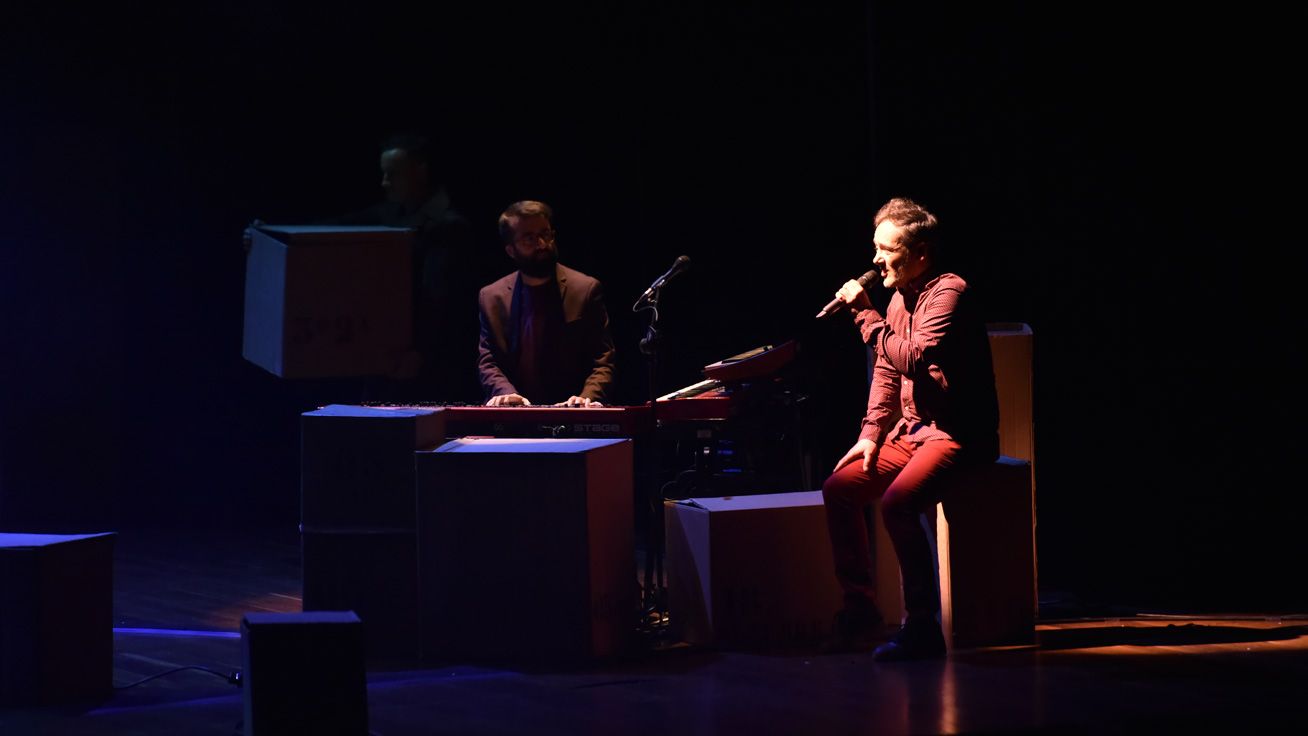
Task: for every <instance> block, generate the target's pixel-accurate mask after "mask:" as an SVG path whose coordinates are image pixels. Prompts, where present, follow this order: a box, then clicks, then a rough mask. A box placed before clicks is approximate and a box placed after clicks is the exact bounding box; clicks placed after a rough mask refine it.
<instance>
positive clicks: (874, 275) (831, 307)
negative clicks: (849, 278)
mask: <svg viewBox="0 0 1308 736" xmlns="http://www.w3.org/2000/svg"><path fill="white" fill-rule="evenodd" d="M879 278H881V272H880V271H879V270H877V269H875V268H874V269H872V270H871V271H868V272H867V273H865V274H863V275H862V276H859V277H858V285H859V286H862V287H863V288H867V285H868V284H870V283H872V281H873V280H874V279H879ZM844 304H845V303H844V302H842V301H840V299H838V298H837V299H832V300H831V301H829V302H827V305H826V306H825V307H823V308H822V311H820V312H818V313H817V316H816V317H815V319H822V318H823V317H826V316H827V315H830V314H835V313H836V312H838V311H840V307H841V306H843V305H844Z"/></svg>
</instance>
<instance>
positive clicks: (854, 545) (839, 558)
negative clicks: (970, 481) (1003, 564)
mask: <svg viewBox="0 0 1308 736" xmlns="http://www.w3.org/2000/svg"><path fill="white" fill-rule="evenodd" d="M965 464H967V459H965V457H964V453H963V451H962V448H961V447H960V446H959V444H958V443H957V442H953V441H951V440H932V441H929V442H924V443H922V445H921V446H916V445H914V444H912V443H910V442H907V441H905V440H903V439H897V440H895V441H894V442H891V443H888V444H886V445H884V446H882V447H881V449H880V451H879V452H878V453H877V457H876V463H875V465H876V467H875V468H872V469H870V470H869V471H868V472H863V459H862V457H859V458H857V459H855V460H854V461H853V462H851V463H848V464H846V465H844V466H842V467H841V468H840V469H839V470H837V471H836V472H835V473H832V474H831V476H830V477H829V478H827V480H826V482H825V483H823V484H822V499H823V502H824V503H825V504H826V511H827V529H828V530H829V531H830V534H831V551H832V554H833V556H834V557H835V563H836V577H837V579H839V581H840V586H841V588H842V589H843V591H844V596H845V608H846V609H850V610H854V611H872V610H874V609H875V608H876V598H875V591H876V579H875V577H874V572H873V570H872V558H871V551H870V549H869V546H868V525H867V517H866V516H865V515H864V509H865V508H866V507H867V505H868V504H870V503H872V501H873V500H875V499H876V498H877V497H878V496H879V497H880V498H881V518H882V520H883V521H884V522H885V525H886V531H887V532H888V533H889V534H890V539H891V541H892V542H893V543H894V546H895V556H896V557H898V558H899V572H900V577H901V579H902V581H903V586H904V607H905V609H906V610H907V611H908V615H909V617H910V618H919V617H923V618H925V617H934V616H935V614H936V612H937V611H938V610H939V609H940V587H939V586H938V585H937V584H936V573H935V557H934V554H933V552H932V547H931V537H930V536H929V535H928V533H927V530H926V529H925V528H923V526H922V518H921V515H922V513H923V512H926V511H932V510H934V508H935V504H936V503H938V502H939V501H941V500H942V496H943V495H944V494H945V492H946V491H947V488H946V486H947V485H948V484H947V483H944V482H942V481H944V480H946V479H948V478H949V477H950V476H952V475H953V474H954V472H955V471H956V470H957V469H958V468H959V467H961V466H963V465H965ZM930 522H931V524H932V528H933V529H934V524H935V517H934V515H933V516H932V517H931V518H930Z"/></svg>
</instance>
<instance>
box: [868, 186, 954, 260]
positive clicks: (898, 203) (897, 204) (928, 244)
mask: <svg viewBox="0 0 1308 736" xmlns="http://www.w3.org/2000/svg"><path fill="white" fill-rule="evenodd" d="M887 220H889V221H890V222H893V223H894V224H895V225H897V226H899V227H900V228H902V229H903V230H904V238H905V241H904V246H905V247H906V248H909V249H910V250H925V251H926V253H927V255H928V256H931V257H934V255H935V251H936V246H937V240H938V238H939V223H938V222H937V221H936V216H935V215H933V214H931V213H930V212H929V211H927V208H925V207H923V206H922V205H920V204H918V203H917V202H914V201H913V200H911V199H909V198H907V197H895V198H894V199H892V200H890V201H889V202H886V203H885V204H883V205H881V209H879V210H877V214H876V217H874V218H872V226H873V227H876V226H877V225H880V224H881V223H883V222H885V221H887Z"/></svg>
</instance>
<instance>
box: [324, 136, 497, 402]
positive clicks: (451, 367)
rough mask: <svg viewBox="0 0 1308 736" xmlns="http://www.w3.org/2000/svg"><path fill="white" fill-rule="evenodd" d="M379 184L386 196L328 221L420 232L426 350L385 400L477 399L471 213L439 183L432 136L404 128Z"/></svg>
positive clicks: (416, 288)
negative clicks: (412, 377) (413, 372)
mask: <svg viewBox="0 0 1308 736" xmlns="http://www.w3.org/2000/svg"><path fill="white" fill-rule="evenodd" d="M380 165H381V174H382V178H381V186H382V189H383V190H384V191H385V193H386V199H385V200H384V201H382V202H379V203H377V204H375V205H373V206H371V207H368V208H366V209H363V210H359V211H357V212H352V213H349V214H346V215H344V216H341V217H336V218H332V219H330V220H327V221H325V222H326V224H334V225H382V226H385V227H402V228H409V229H411V230H413V232H414V252H413V308H414V321H413V329H414V347H415V349H416V350H417V352H418V355H419V356H420V358H421V364H420V366H419V374H418V377H417V379H416V381H414V382H400V383H397V384H395V385H392V386H389V387H387V388H386V389H383V391H384V393H386V394H387V395H385V396H372V397H370V398H374V399H375V398H383V399H385V400H399V399H403V400H422V401H437V402H442V403H479V392H478V389H477V381H476V375H477V374H476V370H477V355H476V352H475V351H474V347H473V345H474V342H475V340H476V338H477V333H476V328H475V323H474V322H473V320H474V315H475V314H476V309H477V285H478V284H480V283H482V280H483V279H484V278H485V274H486V268H485V266H484V265H483V264H484V260H483V259H481V258H479V257H478V253H477V245H478V244H477V243H475V242H474V240H475V239H474V237H473V231H472V228H471V226H470V225H469V223H468V221H467V220H466V219H465V218H464V217H463V215H461V214H459V212H458V211H457V210H456V209H455V208H454V206H453V205H452V203H451V201H450V196H449V193H448V192H447V191H446V188H445V186H444V185H443V184H442V183H441V180H440V178H439V177H438V172H437V171H436V162H435V159H434V157H433V151H432V147H431V144H430V142H429V141H428V140H427V139H426V138H424V137H421V136H413V135H400V136H395V137H392V138H391V139H390V140H388V141H386V142H385V143H384V144H383V145H382V150H381V161H380Z"/></svg>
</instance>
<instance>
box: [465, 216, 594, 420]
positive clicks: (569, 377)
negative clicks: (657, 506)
mask: <svg viewBox="0 0 1308 736" xmlns="http://www.w3.org/2000/svg"><path fill="white" fill-rule="evenodd" d="M553 219H554V213H553V211H552V210H551V209H550V207H549V205H546V204H545V203H543V202H535V201H530V200H528V201H522V202H515V203H513V204H511V205H509V207H508V208H507V209H505V210H504V212H503V214H501V215H500V219H499V232H500V239H501V241H502V242H503V244H504V252H505V254H506V255H508V257H509V258H510V259H512V260H513V262H514V264H515V265H516V266H517V270H516V271H514V272H513V273H510V274H508V275H507V276H505V277H503V278H501V279H499V280H497V281H495V282H493V283H491V284H488V285H486V286H484V287H482V289H481V292H480V294H479V297H478V310H479V313H480V319H481V339H480V342H479V346H478V347H479V355H478V372H479V375H480V378H481V386H482V390H483V392H484V394H485V397H486V400H487V401H486V404H487V405H488V406H531V405H533V404H535V405H540V404H555V405H563V406H601V405H602V402H603V401H604V400H605V397H606V396H607V395H608V394H609V393H611V390H610V387H611V385H612V383H613V368H614V359H613V356H614V347H613V338H612V335H611V334H610V331H609V317H608V311H607V310H606V309H605V307H604V298H603V293H602V290H601V287H600V282H599V281H598V280H596V279H595V278H593V277H591V276H587V275H586V274H584V273H581V272H580V271H576V270H573V269H571V268H568V267H567V266H564V265H562V264H560V263H559V262H558V247H557V246H556V245H555V242H554V239H555V232H554V226H553Z"/></svg>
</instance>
